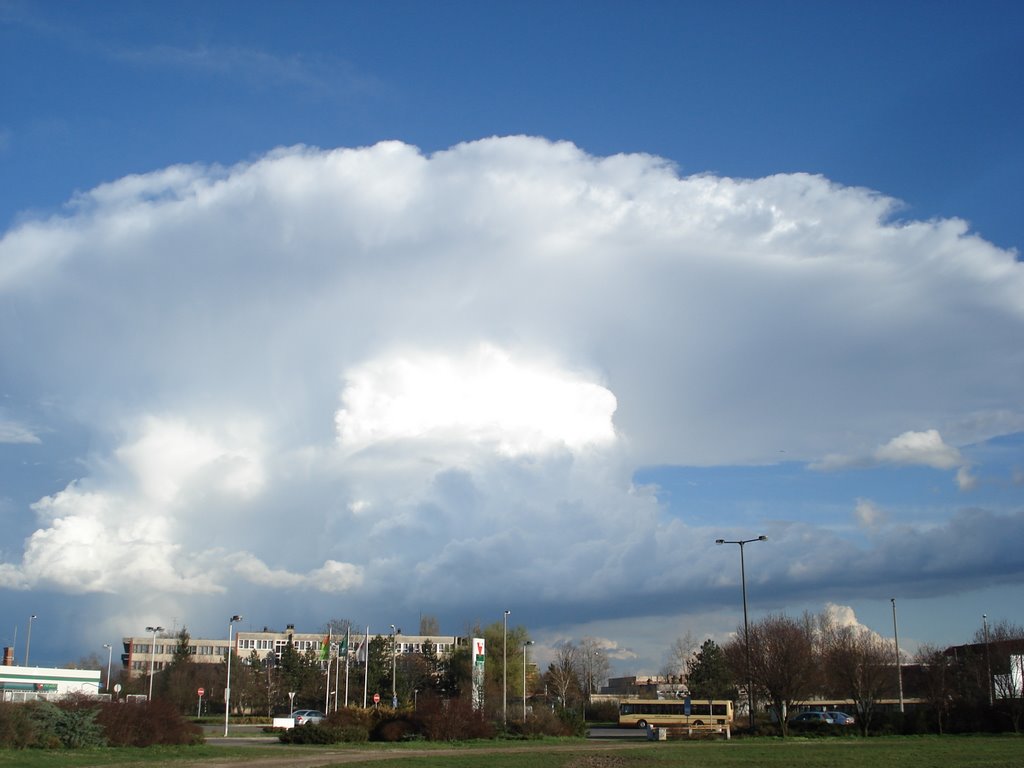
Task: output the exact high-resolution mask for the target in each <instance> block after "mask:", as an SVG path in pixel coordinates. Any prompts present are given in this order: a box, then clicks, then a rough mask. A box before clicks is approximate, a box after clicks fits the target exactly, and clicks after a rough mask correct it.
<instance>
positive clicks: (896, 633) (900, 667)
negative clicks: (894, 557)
mask: <svg viewBox="0 0 1024 768" xmlns="http://www.w3.org/2000/svg"><path fill="white" fill-rule="evenodd" d="M889 601H890V602H891V603H892V637H893V640H895V641H896V682H897V684H898V685H899V692H900V712H901V713H902V712H903V665H902V664H900V633H899V631H898V630H897V629H896V598H895V597H890V598H889Z"/></svg>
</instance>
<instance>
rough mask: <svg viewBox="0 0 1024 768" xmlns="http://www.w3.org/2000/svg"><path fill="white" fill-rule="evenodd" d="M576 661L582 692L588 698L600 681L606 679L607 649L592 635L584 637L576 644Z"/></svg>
mask: <svg viewBox="0 0 1024 768" xmlns="http://www.w3.org/2000/svg"><path fill="white" fill-rule="evenodd" d="M577 650H578V653H577V663H578V664H579V669H578V672H577V676H578V677H579V679H580V681H581V684H582V687H583V693H584V695H585V696H587V697H588V698H589V697H590V695H591V694H593V693H596V692H597V691H599V690H600V689H601V683H603V682H604V681H605V680H607V679H608V672H609V670H610V669H611V664H610V663H609V662H608V651H607V650H606V649H605V647H604V646H603V645H601V644H600V643H599V642H598V641H597V640H595V639H594V638H592V637H585V638H583V640H582V641H581V642H580V644H579V646H578V649H577Z"/></svg>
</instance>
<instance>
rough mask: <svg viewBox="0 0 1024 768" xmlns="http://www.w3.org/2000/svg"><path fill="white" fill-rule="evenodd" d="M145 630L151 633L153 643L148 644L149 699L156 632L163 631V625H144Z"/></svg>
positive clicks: (154, 657)
mask: <svg viewBox="0 0 1024 768" xmlns="http://www.w3.org/2000/svg"><path fill="white" fill-rule="evenodd" d="M146 631H147V632H152V633H153V643H152V645H150V646H149V701H152V700H153V669H154V666H155V664H156V633H157V632H163V631H164V628H163V627H146Z"/></svg>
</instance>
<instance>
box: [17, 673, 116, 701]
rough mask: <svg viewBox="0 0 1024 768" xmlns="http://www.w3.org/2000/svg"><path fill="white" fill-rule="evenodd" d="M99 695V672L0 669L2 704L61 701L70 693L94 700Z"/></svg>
mask: <svg viewBox="0 0 1024 768" xmlns="http://www.w3.org/2000/svg"><path fill="white" fill-rule="evenodd" d="M99 692H100V671H99V670H95V671H93V670H90V669H57V668H52V667H15V666H10V665H4V666H0V698H2V700H3V701H25V700H28V699H49V698H61V697H63V696H67V695H69V694H73V693H75V694H85V695H87V696H96V695H98V694H99Z"/></svg>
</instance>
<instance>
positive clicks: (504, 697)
mask: <svg viewBox="0 0 1024 768" xmlns="http://www.w3.org/2000/svg"><path fill="white" fill-rule="evenodd" d="M510 613H512V611H508V610H506V611H505V615H504V616H503V617H502V619H503V624H502V632H501V722H502V723H507V722H508V650H507V649H508V615H509V614H510Z"/></svg>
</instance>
